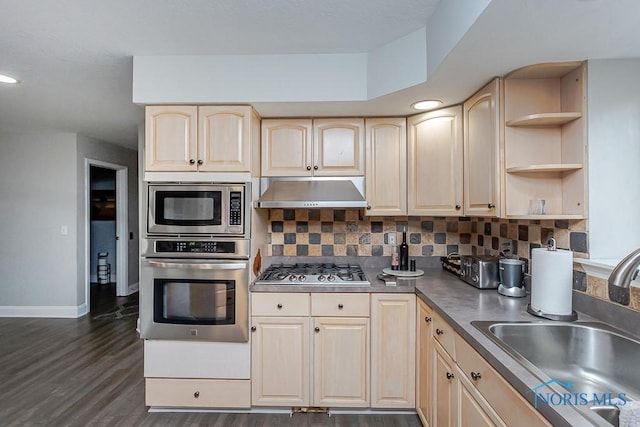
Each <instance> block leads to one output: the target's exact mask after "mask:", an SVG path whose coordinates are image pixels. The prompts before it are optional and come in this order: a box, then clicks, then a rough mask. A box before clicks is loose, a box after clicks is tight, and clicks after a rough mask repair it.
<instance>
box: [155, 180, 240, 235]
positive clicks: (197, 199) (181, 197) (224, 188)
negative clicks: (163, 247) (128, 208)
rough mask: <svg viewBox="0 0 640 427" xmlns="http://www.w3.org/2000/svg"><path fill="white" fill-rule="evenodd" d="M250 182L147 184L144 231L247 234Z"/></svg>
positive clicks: (178, 233)
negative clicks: (145, 224)
mask: <svg viewBox="0 0 640 427" xmlns="http://www.w3.org/2000/svg"><path fill="white" fill-rule="evenodd" d="M249 185H250V184H230V183H218V184H205V183H184V184H180V183H150V184H148V185H147V187H146V195H147V217H146V220H147V227H146V232H147V234H148V235H155V234H173V235H203V234H204V235H212V236H218V237H219V236H239V237H248V235H249V218H250V216H249V215H250V210H249V209H248V208H249V205H250V197H251V191H250V190H249V189H248V186H249Z"/></svg>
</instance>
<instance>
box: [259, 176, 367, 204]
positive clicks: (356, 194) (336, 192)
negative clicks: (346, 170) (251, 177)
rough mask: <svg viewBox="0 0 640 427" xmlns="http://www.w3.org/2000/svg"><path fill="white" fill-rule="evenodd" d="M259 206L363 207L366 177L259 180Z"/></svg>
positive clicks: (365, 202)
mask: <svg viewBox="0 0 640 427" xmlns="http://www.w3.org/2000/svg"><path fill="white" fill-rule="evenodd" d="M260 194H261V196H260V199H259V200H258V201H257V202H256V204H255V206H256V207H258V208H288V209H297V208H364V207H366V206H367V201H366V200H365V198H364V177H346V178H343V177H322V178H316V177H297V178H284V177H283V178H262V179H260Z"/></svg>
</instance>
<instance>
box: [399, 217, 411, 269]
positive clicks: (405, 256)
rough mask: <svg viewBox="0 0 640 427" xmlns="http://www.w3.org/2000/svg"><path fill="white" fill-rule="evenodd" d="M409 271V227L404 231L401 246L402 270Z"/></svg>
mask: <svg viewBox="0 0 640 427" xmlns="http://www.w3.org/2000/svg"><path fill="white" fill-rule="evenodd" d="M408 269H409V245H407V227H406V226H405V227H404V229H403V230H402V243H401V244H400V270H404V271H407V270H408Z"/></svg>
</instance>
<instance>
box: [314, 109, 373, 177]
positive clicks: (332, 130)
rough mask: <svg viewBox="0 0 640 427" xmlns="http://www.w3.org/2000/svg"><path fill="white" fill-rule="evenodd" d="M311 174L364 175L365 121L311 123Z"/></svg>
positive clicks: (337, 120)
mask: <svg viewBox="0 0 640 427" xmlns="http://www.w3.org/2000/svg"><path fill="white" fill-rule="evenodd" d="M313 174H314V175H316V176H363V175H364V119H318V120H314V121H313Z"/></svg>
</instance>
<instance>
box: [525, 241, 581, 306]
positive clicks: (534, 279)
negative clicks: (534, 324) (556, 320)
mask: <svg viewBox="0 0 640 427" xmlns="http://www.w3.org/2000/svg"><path fill="white" fill-rule="evenodd" d="M531 264H532V265H531V308H533V309H534V310H535V311H538V312H542V313H545V314H553V315H561V316H565V315H570V314H571V312H572V304H571V296H572V289H573V252H571V251H563V250H560V249H559V250H556V251H549V250H547V249H546V248H537V249H533V251H532V255H531Z"/></svg>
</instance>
